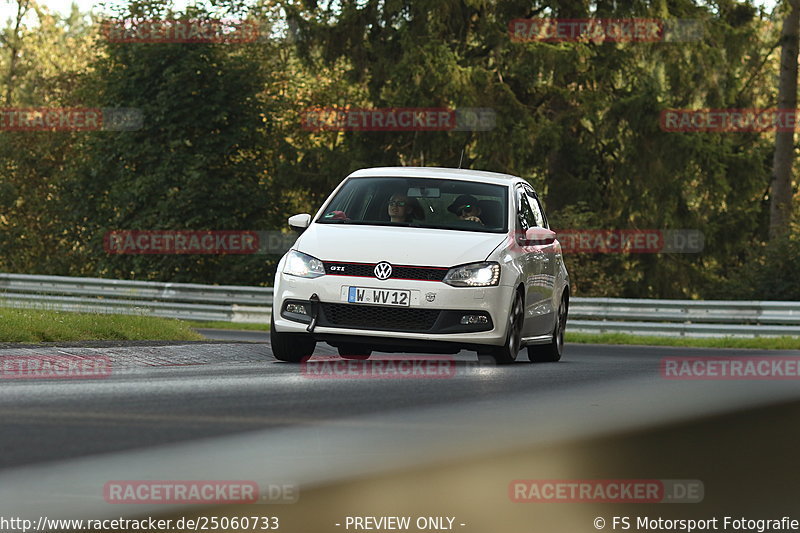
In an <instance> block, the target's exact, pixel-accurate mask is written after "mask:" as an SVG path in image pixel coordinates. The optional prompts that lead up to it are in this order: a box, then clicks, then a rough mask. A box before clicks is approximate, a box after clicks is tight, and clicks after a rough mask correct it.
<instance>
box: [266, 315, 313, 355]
mask: <svg viewBox="0 0 800 533" xmlns="http://www.w3.org/2000/svg"><path fill="white" fill-rule="evenodd" d="M269 342H270V345H272V355H274V356H275V359H277V360H278V361H285V362H287V363H302V362H304V361H308V360H309V359H310V358H311V354H313V353H314V348H316V347H317V342H316V341H315V340H314V339H313V338H312V337H311V336H309V335H304V334H303V333H281V332H279V331H275V318H274V317H270V319H269Z"/></svg>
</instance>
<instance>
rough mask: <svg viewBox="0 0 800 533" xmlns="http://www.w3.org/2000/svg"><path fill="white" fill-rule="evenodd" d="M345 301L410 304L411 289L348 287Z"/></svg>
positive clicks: (405, 305)
mask: <svg viewBox="0 0 800 533" xmlns="http://www.w3.org/2000/svg"><path fill="white" fill-rule="evenodd" d="M347 301H348V302H350V303H351V304H374V305H396V306H399V307H408V306H410V305H411V291H399V290H393V289H370V288H369V287H349V288H348V291H347Z"/></svg>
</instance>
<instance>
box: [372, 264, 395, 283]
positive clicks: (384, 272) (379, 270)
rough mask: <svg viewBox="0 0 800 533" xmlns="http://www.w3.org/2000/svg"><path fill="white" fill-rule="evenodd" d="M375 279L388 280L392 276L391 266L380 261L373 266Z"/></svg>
mask: <svg viewBox="0 0 800 533" xmlns="http://www.w3.org/2000/svg"><path fill="white" fill-rule="evenodd" d="M374 272H375V277H376V278H378V279H389V277H391V275H392V265H390V264H389V263H387V262H386V261H382V262H380V263H378V264H377V265H375V270H374Z"/></svg>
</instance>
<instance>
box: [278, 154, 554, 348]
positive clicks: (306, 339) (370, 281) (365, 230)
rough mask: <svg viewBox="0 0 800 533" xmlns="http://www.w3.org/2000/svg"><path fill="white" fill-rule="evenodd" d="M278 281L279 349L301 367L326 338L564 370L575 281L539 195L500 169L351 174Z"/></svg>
mask: <svg viewBox="0 0 800 533" xmlns="http://www.w3.org/2000/svg"><path fill="white" fill-rule="evenodd" d="M289 225H290V226H291V227H292V228H294V229H295V230H297V231H302V235H300V237H299V238H298V239H297V242H296V243H295V244H294V246H293V247H292V249H291V250H290V251H289V252H288V253H287V254H286V255H284V256H283V258H281V260H280V262H279V263H278V269H277V273H276V276H275V288H274V300H273V308H272V319H271V324H270V326H271V343H272V352H273V354H274V355H275V357H276V358H277V359H279V360H281V361H291V362H300V361H303V360H306V359H308V358H309V357H310V356H311V354H312V353H313V352H314V348H315V346H316V343H317V342H320V341H322V342H327V343H328V344H330V345H331V346H334V347H336V348H338V351H339V354H340V355H341V356H342V357H345V358H351V359H365V358H367V357H369V356H370V355H371V353H372V352H373V351H381V352H425V353H448V354H453V353H458V351H459V350H461V349H467V350H474V351H477V352H478V355H479V356H485V355H491V356H492V357H494V359H495V360H496V361H497V362H498V363H511V362H513V361H514V360H515V359H516V357H517V353H518V352H519V350H520V349H521V348H522V347H523V346H527V351H528V358H529V359H530V360H531V361H558V360H559V359H560V358H561V354H562V351H563V349H564V328H565V327H566V322H567V309H568V305H569V292H570V289H569V275H568V274H567V270H566V267H565V266H564V261H563V258H562V254H561V245H560V244H559V242H558V241H557V240H556V236H555V233H554V232H552V231H550V229H549V228H548V223H547V218H546V217H545V214H544V211H543V210H542V206H541V203H540V201H539V198H538V196H537V195H536V193H535V192H534V190H533V188H531V186H530V185H529V184H528V183H527V182H526V181H525V180H523V179H521V178H518V177H514V176H510V175H505V174H496V173H493V172H481V171H473V170H455V169H445V168H411V167H398V168H391V167H387V168H371V169H364V170H358V171H356V172H353V173H352V174H350V175H349V176H348V177H347V178H345V179H344V180H343V181H342V183H341V184H339V186H338V187H337V188H336V189H335V190H334V191H333V193H332V194H331V195H330V197H329V198H328V199H327V201H326V202H325V204H324V205H323V206H322V209H320V210H319V212H318V213H317V214H316V216H314V217H313V218H312V217H311V215H309V214H301V215H295V216H293V217H291V218H289Z"/></svg>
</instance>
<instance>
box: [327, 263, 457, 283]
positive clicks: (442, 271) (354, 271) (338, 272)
mask: <svg viewBox="0 0 800 533" xmlns="http://www.w3.org/2000/svg"><path fill="white" fill-rule="evenodd" d="M323 265H324V266H325V273H326V274H332V275H335V276H358V277H364V278H374V277H375V263H338V262H333V261H326V262H324V263H323ZM448 270H449V269H448V268H442V267H420V266H404V265H399V266H398V265H392V275H391V276H389V278H388V279H413V280H419V281H442V280H443V279H444V277H445V275H446V274H447V271H448Z"/></svg>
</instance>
